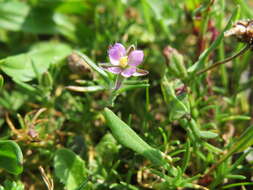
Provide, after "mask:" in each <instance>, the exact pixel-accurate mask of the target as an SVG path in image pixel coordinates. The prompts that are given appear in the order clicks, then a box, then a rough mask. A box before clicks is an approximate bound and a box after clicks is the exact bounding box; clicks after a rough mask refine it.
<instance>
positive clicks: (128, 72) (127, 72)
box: [121, 67, 136, 78]
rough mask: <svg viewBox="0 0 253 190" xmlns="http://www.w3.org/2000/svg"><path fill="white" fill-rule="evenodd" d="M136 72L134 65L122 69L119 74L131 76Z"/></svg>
mask: <svg viewBox="0 0 253 190" xmlns="http://www.w3.org/2000/svg"><path fill="white" fill-rule="evenodd" d="M135 72H136V67H130V68H127V69H125V70H123V71H122V73H121V75H122V76H123V77H126V78H128V77H131V76H132V75H133V74H134V73H135Z"/></svg>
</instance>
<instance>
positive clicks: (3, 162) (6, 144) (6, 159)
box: [0, 140, 23, 175]
mask: <svg viewBox="0 0 253 190" xmlns="http://www.w3.org/2000/svg"><path fill="white" fill-rule="evenodd" d="M22 163H23V154H22V151H21V149H20V147H19V146H18V144H17V143H16V142H14V141H10V140H0V167H1V168H4V169H5V170H7V171H8V172H10V173H12V174H15V175H18V174H20V173H22V171H23V166H22Z"/></svg>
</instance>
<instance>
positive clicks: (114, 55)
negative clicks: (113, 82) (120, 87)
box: [108, 43, 126, 65]
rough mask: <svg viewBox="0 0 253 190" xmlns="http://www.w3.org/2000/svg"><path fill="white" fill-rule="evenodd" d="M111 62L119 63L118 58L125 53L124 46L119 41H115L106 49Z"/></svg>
mask: <svg viewBox="0 0 253 190" xmlns="http://www.w3.org/2000/svg"><path fill="white" fill-rule="evenodd" d="M108 54H109V59H110V62H111V64H113V65H119V59H120V58H121V57H123V56H125V55H126V49H125V47H124V46H123V45H122V44H120V43H115V44H114V45H113V46H112V47H111V48H110V49H109V51H108Z"/></svg>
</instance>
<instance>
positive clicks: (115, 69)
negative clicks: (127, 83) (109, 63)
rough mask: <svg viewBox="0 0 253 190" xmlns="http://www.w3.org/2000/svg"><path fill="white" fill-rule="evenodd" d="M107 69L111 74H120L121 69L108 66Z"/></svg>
mask: <svg viewBox="0 0 253 190" xmlns="http://www.w3.org/2000/svg"><path fill="white" fill-rule="evenodd" d="M107 70H108V71H109V72H111V73H113V74H120V73H121V72H122V71H123V69H121V68H120V67H108V68H107Z"/></svg>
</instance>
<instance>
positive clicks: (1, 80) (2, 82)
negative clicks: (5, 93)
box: [0, 75, 4, 90]
mask: <svg viewBox="0 0 253 190" xmlns="http://www.w3.org/2000/svg"><path fill="white" fill-rule="evenodd" d="M3 86H4V77H3V75H0V90H1V89H2V88H3Z"/></svg>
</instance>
